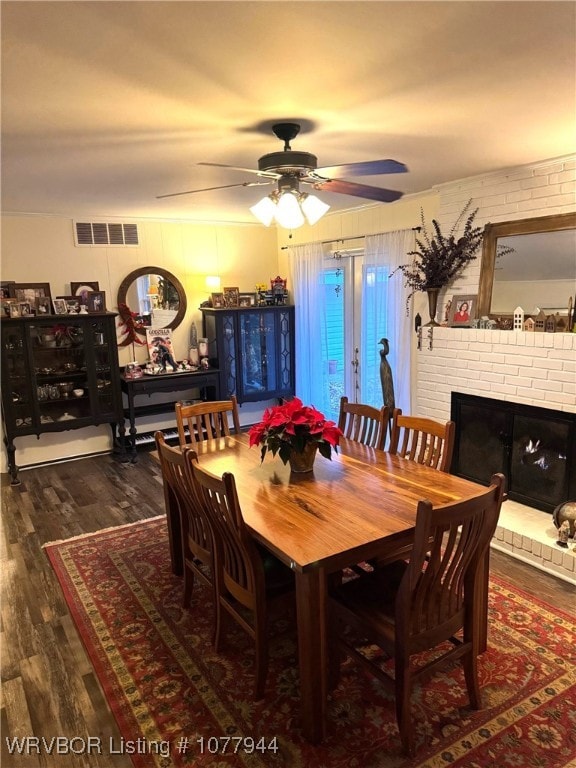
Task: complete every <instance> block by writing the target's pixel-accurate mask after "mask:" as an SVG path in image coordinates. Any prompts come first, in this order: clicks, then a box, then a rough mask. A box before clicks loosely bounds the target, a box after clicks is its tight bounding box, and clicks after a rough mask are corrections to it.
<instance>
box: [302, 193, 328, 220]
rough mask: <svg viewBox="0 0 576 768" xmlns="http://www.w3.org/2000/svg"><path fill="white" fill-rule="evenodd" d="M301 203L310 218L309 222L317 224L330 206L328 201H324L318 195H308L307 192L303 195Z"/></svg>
mask: <svg viewBox="0 0 576 768" xmlns="http://www.w3.org/2000/svg"><path fill="white" fill-rule="evenodd" d="M300 205H301V207H302V210H303V211H304V215H305V216H306V219H307V220H308V224H316V222H317V221H319V220H320V219H321V218H322V216H324V214H325V213H326V211H328V210H329V208H330V206H329V205H328V203H325V202H323V201H322V200H320V198H319V197H316V195H308V194H306V193H304V194H303V195H302V197H301V199H300Z"/></svg>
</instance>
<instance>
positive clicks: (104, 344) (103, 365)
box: [85, 320, 117, 417]
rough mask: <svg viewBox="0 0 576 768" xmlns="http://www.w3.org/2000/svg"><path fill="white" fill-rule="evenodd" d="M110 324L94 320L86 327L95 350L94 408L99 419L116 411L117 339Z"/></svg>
mask: <svg viewBox="0 0 576 768" xmlns="http://www.w3.org/2000/svg"><path fill="white" fill-rule="evenodd" d="M110 328H111V326H110V323H105V322H103V321H102V320H94V321H93V322H91V323H90V324H89V325H86V330H85V333H88V336H89V345H90V346H91V347H92V349H93V355H94V361H95V367H94V370H95V374H96V375H95V379H96V380H95V381H94V383H93V386H92V387H91V392H92V393H93V394H94V398H93V407H94V410H95V415H96V416H97V417H98V416H99V417H102V416H109V415H111V414H113V413H114V411H115V401H114V387H113V384H112V381H113V379H112V377H113V376H116V366H117V363H116V357H115V352H116V347H115V345H116V338H115V336H114V335H112V336H111V335H110V334H111V330H110Z"/></svg>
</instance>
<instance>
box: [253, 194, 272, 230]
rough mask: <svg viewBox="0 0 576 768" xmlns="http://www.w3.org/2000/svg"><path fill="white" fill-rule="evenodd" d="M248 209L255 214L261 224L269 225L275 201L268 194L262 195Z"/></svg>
mask: <svg viewBox="0 0 576 768" xmlns="http://www.w3.org/2000/svg"><path fill="white" fill-rule="evenodd" d="M250 211H251V212H252V213H253V214H254V216H256V218H257V219H258V221H259V222H260V223H261V224H264V226H265V227H269V226H270V224H272V221H273V219H274V217H275V215H276V203H275V202H274V200H273V199H272V198H271V197H270V196H269V195H268V196H267V197H263V198H262V200H260V202H258V203H256V205H253V206H252V207H251V208H250Z"/></svg>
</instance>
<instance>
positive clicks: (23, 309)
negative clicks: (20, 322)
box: [19, 301, 32, 317]
mask: <svg viewBox="0 0 576 768" xmlns="http://www.w3.org/2000/svg"><path fill="white" fill-rule="evenodd" d="M19 306H20V317H32V304H31V303H30V302H29V301H21V302H19Z"/></svg>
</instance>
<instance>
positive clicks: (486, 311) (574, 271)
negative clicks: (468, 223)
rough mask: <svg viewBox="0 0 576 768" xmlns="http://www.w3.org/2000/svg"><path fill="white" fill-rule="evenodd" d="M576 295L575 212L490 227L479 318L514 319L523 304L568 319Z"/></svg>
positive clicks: (485, 244) (485, 242)
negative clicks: (503, 316)
mask: <svg viewBox="0 0 576 768" xmlns="http://www.w3.org/2000/svg"><path fill="white" fill-rule="evenodd" d="M508 248H512V249H513V250H512V251H511V252H509V253H507V252H506V251H507V249H508ZM500 252H503V253H502V254H500ZM575 293H576V213H563V214H557V215H554V216H537V217H534V218H530V219H520V220H517V221H503V222H499V223H497V224H487V225H486V228H485V232H484V239H483V247H482V263H481V267H480V284H479V293H478V316H479V317H483V316H485V315H490V316H498V315H511V314H513V312H514V310H515V308H516V307H518V306H520V307H522V309H523V310H524V311H525V312H526V313H528V314H530V313H531V312H533V311H534V309H535V308H536V307H538V308H540V309H543V310H544V311H545V312H546V313H547V314H553V313H554V314H555V313H556V312H559V313H560V314H561V315H565V314H567V312H568V306H569V302H570V297H572V301H573V302H574V297H575Z"/></svg>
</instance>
